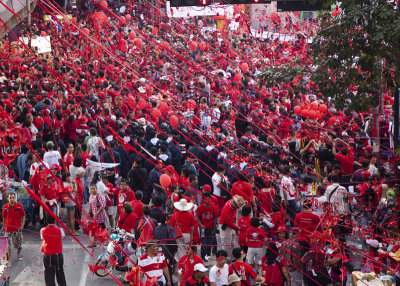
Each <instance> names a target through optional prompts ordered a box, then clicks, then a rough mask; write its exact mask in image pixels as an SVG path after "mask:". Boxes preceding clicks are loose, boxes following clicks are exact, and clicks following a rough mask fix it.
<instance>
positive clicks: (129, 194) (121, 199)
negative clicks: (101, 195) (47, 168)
mask: <svg viewBox="0 0 400 286" xmlns="http://www.w3.org/2000/svg"><path fill="white" fill-rule="evenodd" d="M134 199H135V193H134V192H133V191H132V190H131V189H130V188H129V187H128V190H126V191H123V190H121V189H118V199H117V209H118V214H121V209H122V206H123V205H124V203H125V202H130V201H133V200H134Z"/></svg>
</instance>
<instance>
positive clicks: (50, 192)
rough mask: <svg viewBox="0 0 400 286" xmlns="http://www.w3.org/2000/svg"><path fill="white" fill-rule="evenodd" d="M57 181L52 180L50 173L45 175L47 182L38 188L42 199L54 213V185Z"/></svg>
mask: <svg viewBox="0 0 400 286" xmlns="http://www.w3.org/2000/svg"><path fill="white" fill-rule="evenodd" d="M56 186H57V182H54V180H53V176H52V175H51V174H48V175H47V183H46V184H44V185H42V186H41V187H40V189H39V194H40V197H41V199H42V201H43V202H44V203H45V204H46V205H47V206H48V207H49V208H50V209H51V210H52V211H53V212H54V213H55V214H57V198H58V196H57V193H56V188H57V187H56Z"/></svg>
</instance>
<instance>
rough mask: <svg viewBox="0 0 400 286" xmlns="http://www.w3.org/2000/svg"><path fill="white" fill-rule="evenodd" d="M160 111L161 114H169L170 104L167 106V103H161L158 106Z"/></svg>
mask: <svg viewBox="0 0 400 286" xmlns="http://www.w3.org/2000/svg"><path fill="white" fill-rule="evenodd" d="M158 109H159V110H160V111H161V113H168V104H166V103H165V102H161V103H160V104H159V105H158Z"/></svg>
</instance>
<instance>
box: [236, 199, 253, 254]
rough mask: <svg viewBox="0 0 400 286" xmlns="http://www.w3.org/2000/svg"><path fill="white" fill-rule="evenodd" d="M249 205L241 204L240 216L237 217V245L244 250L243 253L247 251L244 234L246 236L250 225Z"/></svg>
mask: <svg viewBox="0 0 400 286" xmlns="http://www.w3.org/2000/svg"><path fill="white" fill-rule="evenodd" d="M250 214H251V207H249V206H247V205H246V206H243V208H242V216H241V217H240V218H239V221H238V226H239V238H238V243H239V246H240V247H241V248H242V249H243V250H244V252H245V253H247V249H248V246H247V241H246V236H247V229H248V228H249V226H250V221H251V217H250Z"/></svg>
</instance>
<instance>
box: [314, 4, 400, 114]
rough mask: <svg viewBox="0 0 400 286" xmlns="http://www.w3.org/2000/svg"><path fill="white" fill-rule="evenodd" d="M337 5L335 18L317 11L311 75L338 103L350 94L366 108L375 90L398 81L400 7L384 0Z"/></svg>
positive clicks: (357, 105) (373, 103) (354, 103)
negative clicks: (314, 67) (317, 23)
mask: <svg viewBox="0 0 400 286" xmlns="http://www.w3.org/2000/svg"><path fill="white" fill-rule="evenodd" d="M325 2H326V4H329V2H330V0H326V1H325ZM395 2H396V1H395ZM340 10H341V13H340V15H338V16H336V17H335V16H332V14H331V12H330V11H325V12H321V13H320V29H319V30H318V32H317V36H316V37H315V38H314V40H313V43H312V51H313V60H314V65H315V66H316V70H315V72H314V73H313V75H312V79H313V80H314V81H315V82H316V84H318V86H319V88H320V92H321V93H322V94H323V95H324V96H329V97H332V98H335V100H336V104H338V105H339V107H341V106H343V104H344V103H345V102H346V100H347V99H351V101H352V106H353V108H355V109H359V110H366V109H368V108H369V107H371V106H376V105H377V102H376V101H377V100H376V99H377V96H376V94H379V93H382V92H383V91H385V90H388V89H390V90H391V91H394V87H395V85H396V82H397V83H400V41H399V40H400V9H396V8H395V7H394V5H393V3H388V1H387V0H343V1H342V2H341V5H340Z"/></svg>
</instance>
